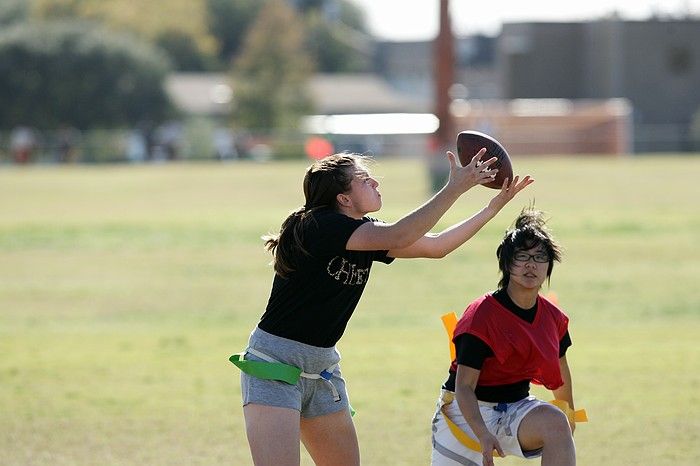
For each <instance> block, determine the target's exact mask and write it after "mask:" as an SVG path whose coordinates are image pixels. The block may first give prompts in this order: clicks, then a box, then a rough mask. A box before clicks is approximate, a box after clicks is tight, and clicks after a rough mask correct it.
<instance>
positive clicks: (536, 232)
mask: <svg viewBox="0 0 700 466" xmlns="http://www.w3.org/2000/svg"><path fill="white" fill-rule="evenodd" d="M546 223H547V222H546V220H545V218H544V213H543V212H541V211H539V210H536V209H535V207H534V205H530V206H528V207H525V208H524V209H523V210H522V211H521V212H520V215H518V218H517V219H515V223H514V224H513V226H512V227H511V228H510V229H509V230H507V231H506V234H505V236H504V237H503V241H501V244H500V245H499V246H498V249H496V257H498V268H499V269H500V271H501V280H500V281H499V282H498V288H500V289H503V288H506V287H507V286H508V282H509V281H510V267H511V265H513V257H514V256H515V253H516V251H520V250H527V249H532V248H534V247H537V246H540V245H542V246H543V247H544V248H545V250H546V251H547V255H548V256H549V267H548V268H547V283H549V279H550V277H551V276H552V269H553V268H554V261H557V262H561V247H560V246H559V244H558V243H557V242H556V241H555V240H554V237H553V236H552V233H551V232H550V230H549V228H547V225H546Z"/></svg>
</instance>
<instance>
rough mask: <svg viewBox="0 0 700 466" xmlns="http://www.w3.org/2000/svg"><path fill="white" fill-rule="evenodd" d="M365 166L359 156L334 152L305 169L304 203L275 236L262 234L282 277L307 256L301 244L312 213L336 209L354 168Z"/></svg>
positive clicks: (287, 274) (348, 186)
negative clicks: (338, 197) (338, 198)
mask: <svg viewBox="0 0 700 466" xmlns="http://www.w3.org/2000/svg"><path fill="white" fill-rule="evenodd" d="M358 168H360V169H365V166H364V163H363V160H362V156H359V155H355V154H347V153H341V154H335V155H330V156H328V157H326V158H324V159H321V160H319V161H317V162H315V163H314V164H313V165H311V166H310V167H308V168H307V169H306V175H305V176H304V197H305V198H306V202H305V204H304V205H303V206H302V207H299V208H298V209H296V210H294V211H293V212H291V213H290V214H289V216H288V217H287V218H286V219H285V220H284V222H282V226H281V227H280V232H279V234H277V235H266V236H263V238H262V239H263V241H264V242H265V249H266V250H268V251H270V252H271V253H272V255H273V257H274V259H273V264H274V268H275V272H276V273H277V274H278V275H280V276H281V277H283V278H286V277H288V276H289V275H290V274H291V273H292V272H294V271H296V270H297V267H298V265H299V260H300V259H301V258H302V257H304V256H309V255H310V253H309V251H308V250H307V249H306V248H305V247H304V232H305V231H306V230H307V227H308V225H309V222H314V221H315V219H314V216H313V212H314V211H316V210H319V209H322V208H330V209H333V210H337V208H338V205H337V200H336V199H337V196H338V194H342V193H346V192H348V191H349V190H350V183H351V182H352V180H353V178H354V176H355V172H356V170H357V169H358Z"/></svg>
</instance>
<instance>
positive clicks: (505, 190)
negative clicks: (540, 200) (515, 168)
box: [488, 175, 535, 212]
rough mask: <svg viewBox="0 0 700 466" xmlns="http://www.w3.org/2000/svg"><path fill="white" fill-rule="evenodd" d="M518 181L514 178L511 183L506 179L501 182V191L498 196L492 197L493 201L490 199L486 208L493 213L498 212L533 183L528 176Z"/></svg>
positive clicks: (517, 178) (517, 177)
mask: <svg viewBox="0 0 700 466" xmlns="http://www.w3.org/2000/svg"><path fill="white" fill-rule="evenodd" d="M519 179H520V177H519V176H516V177H515V178H513V181H512V182H511V181H510V180H509V179H508V178H506V179H505V180H503V186H501V190H500V191H499V192H498V194H496V196H494V198H493V199H491V201H490V202H489V205H488V207H489V208H490V209H493V211H494V212H499V211H500V210H501V209H502V208H503V206H505V205H506V204H508V202H510V201H511V199H513V198H514V197H515V195H516V194H518V193H519V192H520V191H522V190H523V189H525V188H526V187H527V186H529V185H530V184H532V183H534V181H535V180H534V179H533V178H530V175H527V176H526V177H525V178H523V179H522V180H521V181H518V180H519Z"/></svg>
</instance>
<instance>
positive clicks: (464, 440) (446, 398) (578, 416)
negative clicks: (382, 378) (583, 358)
mask: <svg viewBox="0 0 700 466" xmlns="http://www.w3.org/2000/svg"><path fill="white" fill-rule="evenodd" d="M454 397H455V395H454V393H453V392H450V391H448V390H443V391H442V395H441V396H440V411H441V412H442V415H443V417H444V418H445V422H446V423H447V427H449V428H450V432H452V435H453V436H454V437H455V438H456V439H457V440H459V443H461V444H462V445H464V446H465V447H467V448H469V449H470V450H473V451H476V452H479V453H481V444H480V443H479V441H478V440H474V439H473V438H471V437H470V436H469V435H468V434H467V433H466V432H465V431H463V430H462V429H461V428H460V427H459V426H458V425H457V424H455V423H454V422H453V421H452V419H450V417H449V416H448V415H447V410H446V409H445V407H446V406H447V405H449V404H450V403H452V402H453V401H454ZM549 403H551V404H553V405H554V406H556V407H557V408H559V409H561V410H562V411H563V412H564V414H566V417H567V418H568V419H569V422H570V423H571V424H572V425H573V424H574V423H575V422H588V417H587V416H586V410H585V409H577V410H576V411H574V410H573V409H571V407H570V406H569V403H567V402H566V401H564V400H552V401H550V402H549ZM506 407H507V404H506V403H498V404H497V405H496V406H494V407H493V409H495V410H497V411H505V410H506V409H507V408H506ZM493 455H494V456H499V455H498V452H497V451H496V450H494V451H493Z"/></svg>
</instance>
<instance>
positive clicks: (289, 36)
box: [233, 0, 313, 130]
mask: <svg viewBox="0 0 700 466" xmlns="http://www.w3.org/2000/svg"><path fill="white" fill-rule="evenodd" d="M303 46H304V28H303V23H302V22H301V20H300V18H299V17H298V16H297V15H296V14H295V11H294V10H293V9H292V8H291V7H290V6H289V4H288V3H287V2H286V1H283V0H268V1H267V2H266V3H265V6H264V7H263V9H262V11H261V12H260V14H259V15H258V18H257V19H256V21H255V23H254V24H253V25H252V27H251V29H250V31H249V33H248V35H247V37H246V40H245V46H244V49H243V50H242V52H241V54H240V56H239V58H238V59H237V60H236V62H235V64H234V73H233V74H234V82H235V83H236V84H235V88H234V100H235V110H234V118H235V120H236V122H237V123H238V125H239V126H242V127H244V128H248V129H263V130H267V129H273V128H277V129H296V128H297V127H298V123H299V119H300V118H301V116H303V115H307V114H308V113H309V111H310V110H311V101H310V99H309V97H308V93H307V80H308V78H309V76H310V75H311V73H312V72H313V70H312V63H311V60H310V59H309V56H308V54H307V53H306V52H305V50H304V47H303Z"/></svg>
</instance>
